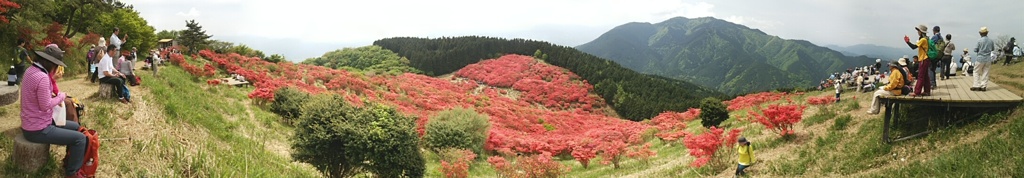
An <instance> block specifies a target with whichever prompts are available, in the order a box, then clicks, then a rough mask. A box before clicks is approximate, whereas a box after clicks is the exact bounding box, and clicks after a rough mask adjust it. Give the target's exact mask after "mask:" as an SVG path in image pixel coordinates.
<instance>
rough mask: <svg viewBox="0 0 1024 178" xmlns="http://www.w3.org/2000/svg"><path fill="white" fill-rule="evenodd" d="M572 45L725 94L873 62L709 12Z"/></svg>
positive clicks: (804, 83) (797, 82)
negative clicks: (723, 18)
mask: <svg viewBox="0 0 1024 178" xmlns="http://www.w3.org/2000/svg"><path fill="white" fill-rule="evenodd" d="M576 48H577V49H580V50H581V51H583V52H586V53H590V54H593V55H595V56H598V57H601V58H605V59H609V60H612V61H615V62H617V63H619V64H621V65H623V66H624V67H627V68H630V69H633V70H636V71H639V72H642V73H648V74H655V75H660V76H665V77H669V78H675V79H682V80H685V81H690V82H694V83H696V84H698V85H702V86H706V87H709V88H713V89H715V90H718V91H721V92H724V93H726V94H730V95H737V94H744V93H749V92H755V91H766V90H773V89H780V88H794V87H811V86H813V85H815V84H817V83H818V81H819V80H820V79H822V78H824V77H826V76H828V74H829V73H831V72H835V71H840V70H846V69H847V68H851V67H854V66H865V65H868V64H872V63H874V58H868V57H849V56H846V55H843V54H842V53H840V52H838V51H834V50H831V49H828V48H825V47H820V46H817V45H814V44H812V43H810V42H808V41H804V40H786V39H782V38H779V37H777V36H772V35H768V34H766V33H764V32H762V31H760V30H756V29H751V28H748V27H746V26H743V25H738V24H735V23H732V22H728V21H725V20H721V19H716V18H712V17H703V18H696V19H688V18H684V17H676V18H672V19H669V20H666V21H664V22H661V23H656V24H651V23H637V22H633V23H627V24H624V25H620V26H618V27H615V28H613V29H612V30H610V31H608V32H606V33H604V34H603V35H601V36H600V37H598V38H597V39H595V40H594V41H591V42H589V43H586V44H583V45H580V46H577V47H576Z"/></svg>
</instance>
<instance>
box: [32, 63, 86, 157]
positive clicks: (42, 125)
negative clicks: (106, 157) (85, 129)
mask: <svg viewBox="0 0 1024 178" xmlns="http://www.w3.org/2000/svg"><path fill="white" fill-rule="evenodd" d="M36 54H37V55H38V56H39V57H38V58H36V59H37V60H35V62H34V63H32V66H30V67H28V69H26V70H25V79H24V80H23V81H22V86H21V130H22V132H23V133H24V135H25V139H26V140H28V141H31V142H36V143H47V144H57V145H67V151H68V155H67V162H69V163H81V162H82V160H83V159H84V158H85V148H86V144H88V142H87V140H86V138H85V135H84V134H82V133H81V132H78V128H79V125H78V123H77V122H74V121H70V120H69V121H66V122H65V125H64V126H57V125H56V123H55V122H54V120H53V112H54V110H53V109H54V107H55V106H58V105H60V104H63V103H64V99H65V98H67V94H66V93H64V92H56V94H54V93H55V92H54V89H55V88H56V87H55V86H54V84H55V83H54V82H53V78H51V76H50V74H48V73H50V72H49V71H54V70H56V69H57V67H58V66H65V65H64V62H62V60H63V59H64V51H62V50H60V48H58V47H57V46H56V45H54V46H47V47H46V49H45V50H44V51H36ZM38 59H43V60H38ZM65 107H67V106H65ZM81 167H82V164H66V165H64V173H65V176H67V177H81V175H79V174H78V170H79V169H80V168H81Z"/></svg>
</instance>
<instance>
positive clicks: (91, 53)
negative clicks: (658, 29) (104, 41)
mask: <svg viewBox="0 0 1024 178" xmlns="http://www.w3.org/2000/svg"><path fill="white" fill-rule="evenodd" d="M96 53H97V52H96V49H95V48H93V49H91V50H89V53H88V54H86V55H85V59H87V60H89V64H95V63H97V62H96Z"/></svg>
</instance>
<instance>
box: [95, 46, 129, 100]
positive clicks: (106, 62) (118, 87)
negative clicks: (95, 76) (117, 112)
mask: <svg viewBox="0 0 1024 178" xmlns="http://www.w3.org/2000/svg"><path fill="white" fill-rule="evenodd" d="M115 53H117V47H116V46H114V45H110V46H107V55H103V58H102V59H100V62H99V63H98V64H97V65H96V66H97V68H98V69H97V70H98V71H99V73H100V82H101V83H107V84H111V85H114V92H116V93H117V96H118V99H119V100H121V103H130V102H131V101H130V100H129V99H128V98H127V96H126V95H127V94H126V93H125V90H127V89H128V88H127V87H125V86H124V80H123V79H122V78H123V77H125V76H124V74H121V72H118V71H117V69H115V68H114V55H115Z"/></svg>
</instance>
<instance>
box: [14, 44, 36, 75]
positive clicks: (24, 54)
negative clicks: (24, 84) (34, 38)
mask: <svg viewBox="0 0 1024 178" xmlns="http://www.w3.org/2000/svg"><path fill="white" fill-rule="evenodd" d="M26 47H28V41H25V39H22V38H18V48H17V49H15V50H16V51H15V52H16V53H17V54H18V62H17V63H18V64H15V65H14V71H15V72H17V75H18V80H17V82H15V83H16V84H18V85H21V79H22V78H24V77H25V69H27V68H28V67H29V66H30V65H31V63H32V55H29V51H28V49H26Z"/></svg>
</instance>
